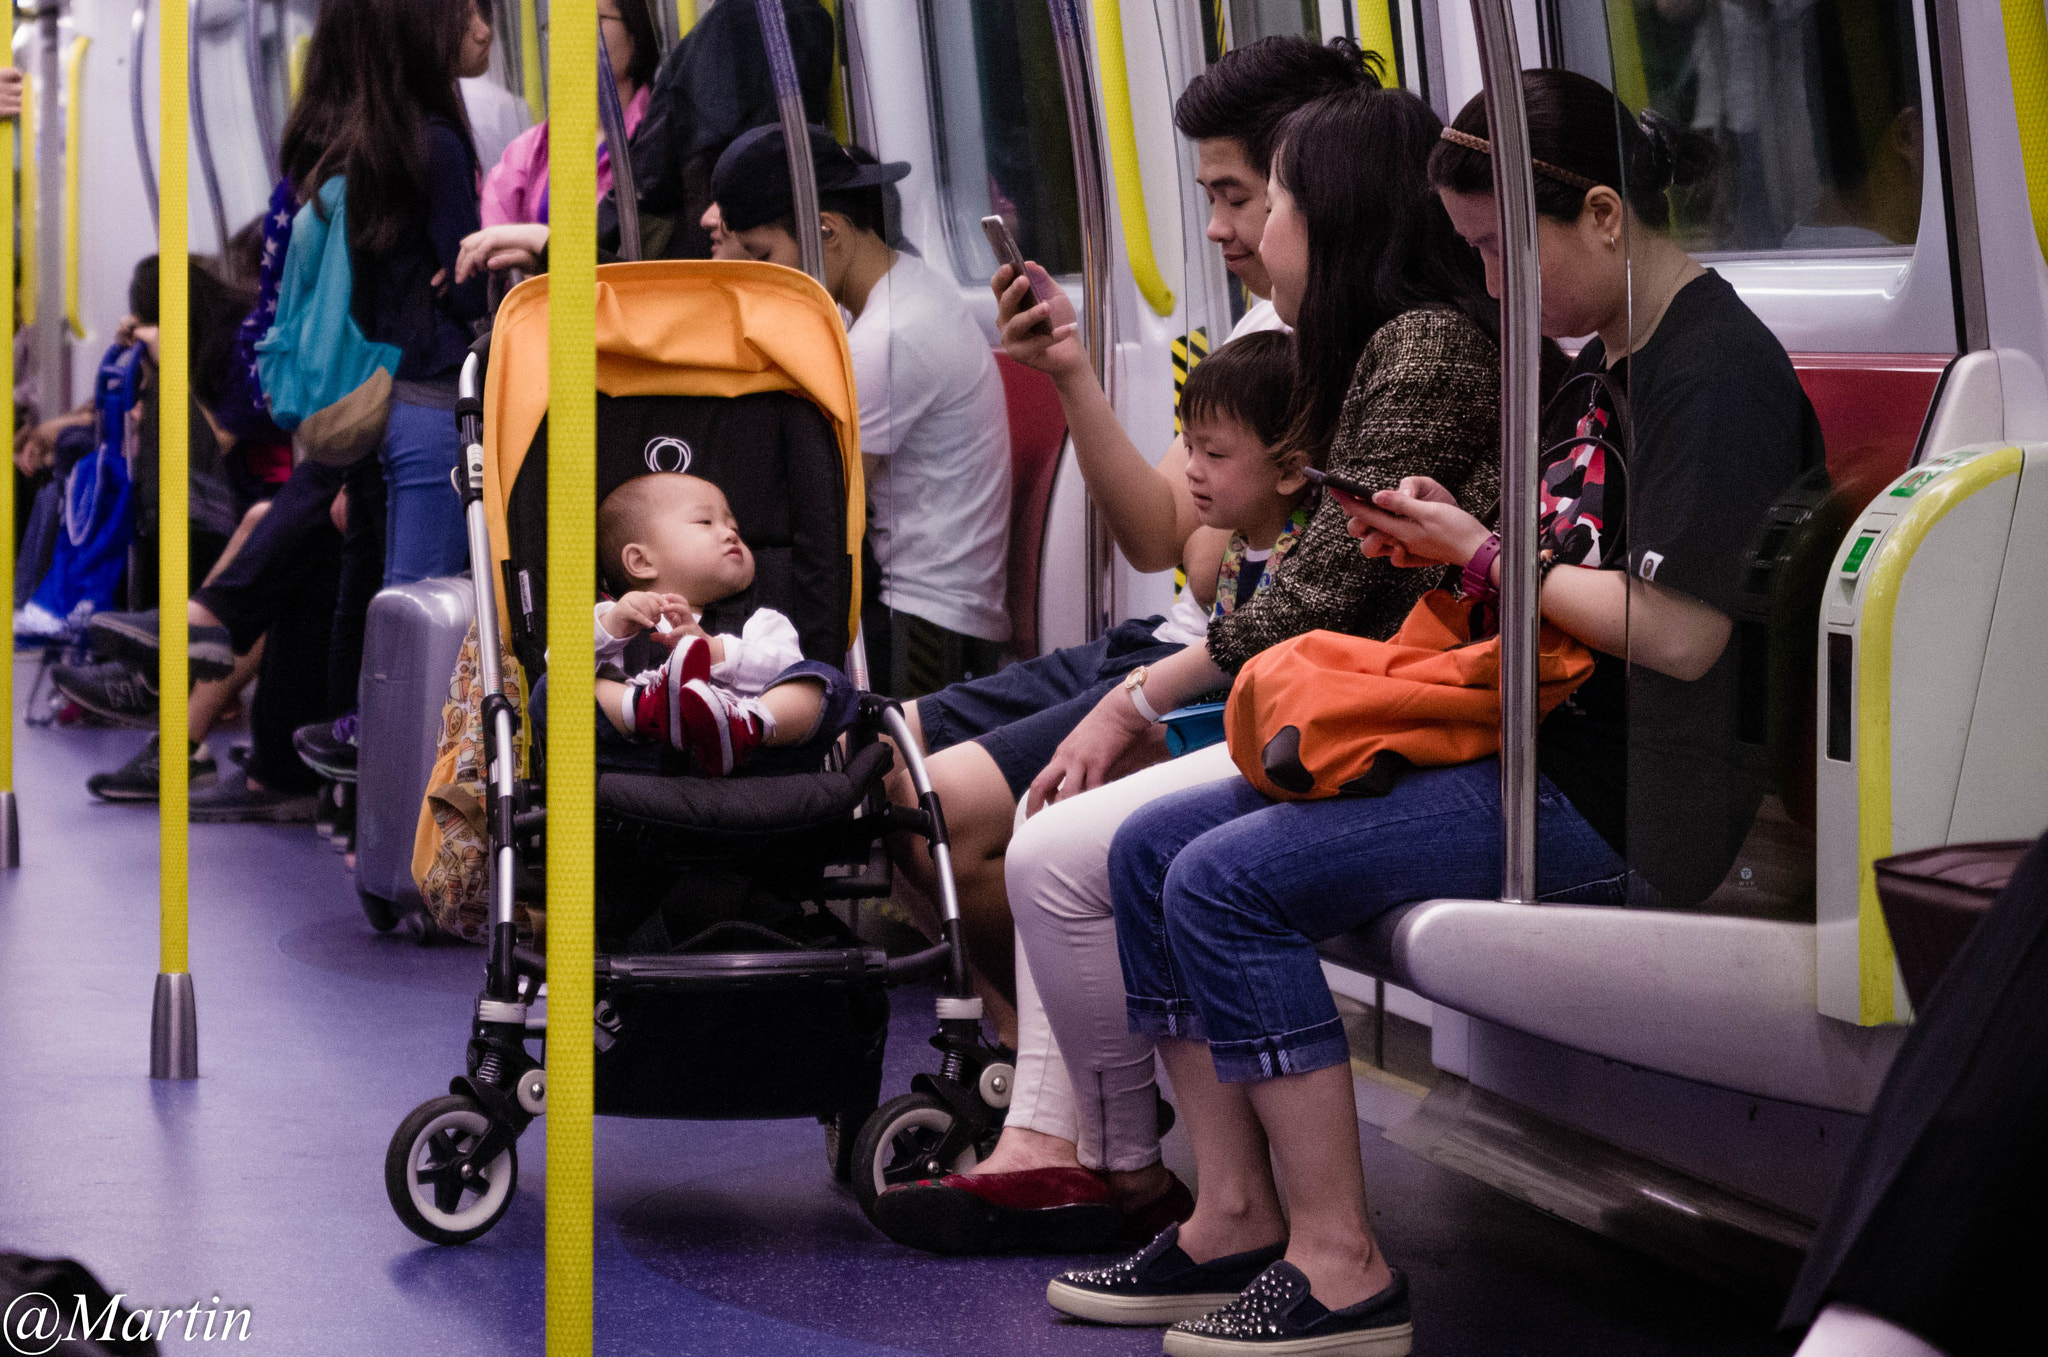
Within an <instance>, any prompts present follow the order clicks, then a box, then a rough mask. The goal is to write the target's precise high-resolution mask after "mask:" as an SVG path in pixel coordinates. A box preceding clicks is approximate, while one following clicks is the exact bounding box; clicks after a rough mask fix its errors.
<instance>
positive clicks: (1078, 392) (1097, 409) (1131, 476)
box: [1058, 370, 1193, 571]
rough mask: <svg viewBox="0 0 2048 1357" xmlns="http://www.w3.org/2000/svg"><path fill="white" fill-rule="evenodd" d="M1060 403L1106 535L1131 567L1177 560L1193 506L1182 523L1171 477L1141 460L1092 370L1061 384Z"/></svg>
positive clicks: (1164, 566)
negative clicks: (1100, 514)
mask: <svg viewBox="0 0 2048 1357" xmlns="http://www.w3.org/2000/svg"><path fill="white" fill-rule="evenodd" d="M1058 389H1059V395H1060V406H1061V408H1062V409H1064V410H1065V412H1066V416H1067V429H1068V431H1069V432H1070V433H1071V434H1072V435H1073V437H1074V457H1075V460H1076V461H1078V462H1079V463H1080V466H1081V477H1082V479H1083V480H1085V481H1086V482H1087V483H1088V493H1089V494H1090V495H1092V496H1094V498H1095V503H1096V504H1097V506H1098V507H1100V508H1101V510H1102V517H1103V522H1104V523H1105V524H1106V525H1107V526H1108V528H1109V535H1110V536H1111V537H1113V538H1114V539H1116V544H1117V547H1118V549H1119V550H1121V551H1122V552H1123V554H1124V556H1125V558H1126V559H1127V560H1129V561H1130V563H1131V564H1132V566H1134V567H1135V568H1137V569H1138V570H1141V571H1154V570H1170V569H1172V568H1173V567H1174V566H1176V565H1178V564H1180V553H1181V546H1182V544H1183V543H1184V542H1185V541H1186V539H1187V535H1188V533H1189V532H1191V531H1193V523H1192V519H1193V505H1192V502H1190V504H1189V506H1188V514H1187V518H1188V519H1189V520H1190V521H1189V522H1188V523H1187V524H1186V525H1185V526H1183V524H1182V512H1181V506H1180V504H1179V502H1178V501H1179V499H1180V498H1181V496H1180V495H1178V494H1177V493H1176V492H1175V490H1174V487H1173V482H1172V480H1171V479H1170V478H1169V477H1168V476H1167V475H1165V474H1164V473H1162V472H1161V471H1160V470H1159V469H1158V468H1157V467H1154V466H1153V465H1152V464H1151V463H1150V462H1148V461H1146V460H1145V454H1143V453H1142V452H1139V451H1138V447H1137V444H1135V443H1133V442H1131V438H1130V435H1129V434H1127V433H1125V432H1124V427H1123V424H1122V423H1121V422H1120V421H1118V419H1117V416H1116V407H1115V406H1113V405H1111V404H1110V403H1109V398H1108V397H1107V396H1106V395H1104V394H1103V390H1102V387H1101V386H1100V385H1099V384H1098V383H1097V382H1096V380H1095V375H1094V374H1093V373H1092V372H1088V371H1085V370H1084V371H1082V372H1080V373H1079V374H1077V375H1075V376H1072V377H1070V378H1068V379H1067V380H1065V381H1062V382H1061V383H1060V384H1059V388H1058Z"/></svg>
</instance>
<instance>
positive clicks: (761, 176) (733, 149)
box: [711, 123, 910, 231]
mask: <svg viewBox="0 0 2048 1357" xmlns="http://www.w3.org/2000/svg"><path fill="white" fill-rule="evenodd" d="M810 133H811V165H812V166H813V168H815V169H816V171H817V176H818V192H819V193H821V194H823V193H838V192H844V191H845V190H848V189H861V188H879V187H881V186H882V185H884V184H893V183H895V182H896V181H897V180H898V179H901V178H903V177H904V176H905V175H907V174H909V173H910V166H909V165H908V164H906V163H905V162H903V161H901V160H896V161H890V162H888V163H886V164H879V165H863V164H861V163H860V162H859V161H857V160H855V159H854V158H853V157H852V156H850V155H848V154H847V153H846V150H845V148H844V147H842V146H840V144H839V143H838V142H836V141H834V140H833V139H832V134H831V133H830V132H828V131H826V130H825V129H824V128H822V127H819V126H818V125H817V124H815V123H813V124H811V125H810ZM711 199H712V201H713V202H715V203H717V204H718V215H719V217H720V219H721V220H722V221H723V222H724V223H725V229H726V230H728V231H751V230H753V229H754V228H755V227H756V226H765V225H767V224H768V223H769V222H773V221H781V220H782V219H783V218H784V217H788V216H791V215H793V214H794V211H795V208H794V201H795V200H794V198H793V197H792V196H791V193H790V188H789V156H788V154H787V152H786V149H785V147H784V145H783V140H782V126H781V124H779V123H769V124H768V125H766V126H765V127H756V128H753V129H752V130H750V131H747V132H743V133H741V134H740V136H739V138H738V139H737V140H735V141H734V142H733V144H732V145H730V146H728V147H726V148H725V154H724V155H722V156H720V157H718V164H717V165H716V166H714V167H713V168H712V171H711Z"/></svg>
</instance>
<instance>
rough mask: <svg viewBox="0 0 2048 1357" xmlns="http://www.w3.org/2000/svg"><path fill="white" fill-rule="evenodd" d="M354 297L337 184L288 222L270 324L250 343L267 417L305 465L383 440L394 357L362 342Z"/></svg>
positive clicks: (343, 459) (341, 187)
mask: <svg viewBox="0 0 2048 1357" xmlns="http://www.w3.org/2000/svg"><path fill="white" fill-rule="evenodd" d="M354 295H355V270H354V269H353V267H352V266H351V265H350V263H349V251H348V188H347V183H346V180H345V179H344V178H343V177H342V176H341V175H334V176H333V177H331V178H330V179H328V181H327V182H326V183H325V184H324V185H322V186H321V189H320V192H319V195H318V196H317V197H316V198H315V199H314V201H312V202H310V203H307V204H306V205H305V206H304V207H302V208H300V209H299V213H298V216H297V217H296V218H295V219H294V220H293V222H292V236H291V245H290V247H289V248H288V249H287V250H286V251H285V259H284V276H283V278H282V279H281V280H280V283H279V287H278V294H277V319H276V321H275V322H274V323H273V324H272V325H271V327H270V330H269V333H267V334H265V335H264V336H263V338H262V339H261V340H259V341H257V344H256V369H257V374H258V376H259V378H260V379H261V381H262V383H263V395H264V398H265V399H266V400H267V401H268V402H269V404H270V417H271V418H272V419H274V420H276V421H277V425H278V427H279V428H281V429H284V430H287V431H288V432H291V433H292V434H293V435H294V437H295V439H296V441H297V442H298V443H299V444H300V445H301V446H302V448H303V450H304V451H305V453H306V454H307V455H308V456H310V457H312V458H314V459H315V460H317V461H321V462H328V463H333V464H346V463H348V462H352V461H354V460H356V459H357V458H358V457H361V456H363V455H364V454H366V453H368V452H371V451H374V450H375V448H376V446H377V444H378V442H379V441H380V440H381V439H382V438H383V436H384V422H385V419H386V417H387V416H388V414H389V412H390V404H391V378H392V375H393V374H395V373H396V372H397V371H398V363H399V359H400V356H401V355H400V353H399V350H398V349H397V347H396V346H394V345H391V344H377V343H372V342H371V341H370V340H368V339H366V338H364V337H363V331H362V328H361V327H360V326H358V325H357V324H356V319H355V316H354V315H353V314H352V313H351V311H350V309H349V306H350V301H351V299H352V298H353V297H354Z"/></svg>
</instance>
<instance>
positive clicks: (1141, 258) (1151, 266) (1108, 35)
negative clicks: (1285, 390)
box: [1095, 0, 1174, 316]
mask: <svg viewBox="0 0 2048 1357" xmlns="http://www.w3.org/2000/svg"><path fill="white" fill-rule="evenodd" d="M1095 64H1096V66H1097V67H1098V74H1099V78H1100V79H1101V81H1102V118H1103V121H1104V122H1105V123H1106V124H1107V125H1108V128H1109V158H1110V162H1111V164H1113V165H1114V166H1115V168H1116V202H1117V211H1118V212H1119V213H1120V214H1121V215H1122V217H1123V226H1124V254H1125V255H1126V257H1128V258H1129V260H1130V263H1131V276H1132V278H1133V279H1135V280H1136V282H1137V284H1138V291H1139V293H1140V294H1141V295H1142V296H1143V297H1144V298H1145V302H1146V304H1147V305H1149V306H1150V307H1151V308H1152V309H1153V310H1154V311H1156V312H1157V313H1158V314H1160V315H1162V316H1169V315H1172V314H1173V307H1174V300H1173V289H1172V288H1170V287H1168V286H1167V285H1166V279H1165V278H1163V277H1161V276H1160V273H1159V261H1158V259H1156V258H1155V257H1154V256H1153V253H1152V225H1151V222H1150V220H1149V218H1148V217H1147V214H1146V211H1145V177H1144V172H1143V171H1142V170H1141V169H1140V168H1139V165H1138V133H1137V128H1136V127H1135V126H1134V125H1133V124H1132V122H1131V74H1130V68H1129V67H1127V66H1126V65H1125V64H1124V17H1123V7H1122V5H1121V4H1120V3H1119V0H1095Z"/></svg>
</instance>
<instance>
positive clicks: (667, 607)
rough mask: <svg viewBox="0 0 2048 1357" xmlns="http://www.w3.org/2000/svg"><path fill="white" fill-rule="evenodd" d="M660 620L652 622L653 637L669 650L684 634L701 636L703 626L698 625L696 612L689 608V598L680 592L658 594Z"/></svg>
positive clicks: (674, 646)
mask: <svg viewBox="0 0 2048 1357" xmlns="http://www.w3.org/2000/svg"><path fill="white" fill-rule="evenodd" d="M657 597H658V598H660V600H661V620H660V622H657V623H655V624H654V639H655V640H656V641H657V642H659V643H660V644H661V645H663V646H666V647H667V648H669V649H670V650H674V649H675V648H676V646H677V645H678V644H679V643H680V642H681V641H682V639H683V638H684V637H685V636H702V635H704V628H703V627H702V626H700V625H698V622H697V614H696V613H694V612H692V611H691V610H690V600H689V599H687V598H684V597H683V596H682V595H681V594H660V595H657Z"/></svg>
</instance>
